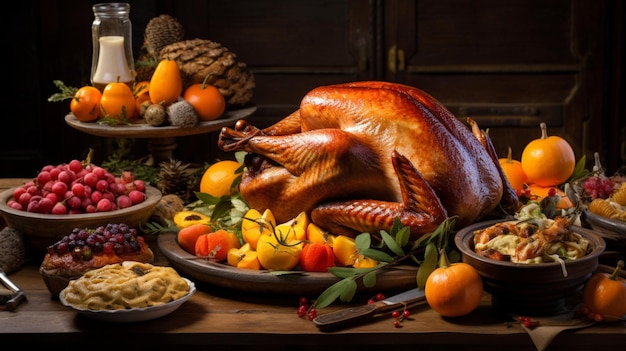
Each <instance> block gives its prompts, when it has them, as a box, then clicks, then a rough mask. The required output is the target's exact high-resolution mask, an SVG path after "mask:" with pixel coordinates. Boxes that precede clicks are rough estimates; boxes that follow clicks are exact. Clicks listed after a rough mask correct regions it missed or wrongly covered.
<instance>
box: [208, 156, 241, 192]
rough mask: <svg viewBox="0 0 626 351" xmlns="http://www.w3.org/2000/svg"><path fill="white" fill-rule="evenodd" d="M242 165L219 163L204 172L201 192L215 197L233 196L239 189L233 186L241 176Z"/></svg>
mask: <svg viewBox="0 0 626 351" xmlns="http://www.w3.org/2000/svg"><path fill="white" fill-rule="evenodd" d="M240 168H241V165H240V164H239V163H238V162H236V161H231V160H224V161H218V162H215V163H214V164H212V165H211V166H209V168H207V169H206V171H204V174H203V175H202V178H201V179H200V192H202V193H205V194H209V195H211V196H214V197H222V196H231V195H233V194H235V193H236V192H237V191H238V190H239V187H238V186H237V185H235V186H233V185H234V184H233V183H234V182H235V180H237V178H238V177H240V176H241V170H240Z"/></svg>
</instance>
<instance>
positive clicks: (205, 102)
mask: <svg viewBox="0 0 626 351" xmlns="http://www.w3.org/2000/svg"><path fill="white" fill-rule="evenodd" d="M208 77H209V76H208V75H207V76H206V77H205V78H204V81H203V82H202V83H197V84H192V85H190V86H189V87H188V88H187V89H185V92H184V93H183V99H184V100H185V101H187V102H189V103H190V104H191V106H193V109H194V110H195V111H196V113H197V114H198V117H199V118H200V120H201V121H212V120H215V119H218V118H219V117H220V116H222V114H223V113H224V111H225V110H226V99H224V95H222V93H221V92H220V91H219V90H218V89H217V88H216V87H215V86H213V85H210V84H207V83H206V80H207V78H208Z"/></svg>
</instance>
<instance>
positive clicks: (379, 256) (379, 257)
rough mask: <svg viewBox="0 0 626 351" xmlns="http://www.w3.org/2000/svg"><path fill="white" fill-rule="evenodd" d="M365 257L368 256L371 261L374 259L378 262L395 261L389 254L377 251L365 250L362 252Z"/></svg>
mask: <svg viewBox="0 0 626 351" xmlns="http://www.w3.org/2000/svg"><path fill="white" fill-rule="evenodd" d="M361 254H362V255H363V256H367V257H369V258H371V259H374V260H376V261H378V262H391V261H393V257H391V256H390V255H389V254H388V253H386V252H382V251H379V250H375V249H365V250H363V251H361ZM403 255H404V254H403Z"/></svg>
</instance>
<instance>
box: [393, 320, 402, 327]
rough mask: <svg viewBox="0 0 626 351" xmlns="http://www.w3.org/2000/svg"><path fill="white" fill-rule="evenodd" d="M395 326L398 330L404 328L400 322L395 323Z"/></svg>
mask: <svg viewBox="0 0 626 351" xmlns="http://www.w3.org/2000/svg"><path fill="white" fill-rule="evenodd" d="M393 326H394V327H396V328H401V327H402V325H400V322H398V321H393Z"/></svg>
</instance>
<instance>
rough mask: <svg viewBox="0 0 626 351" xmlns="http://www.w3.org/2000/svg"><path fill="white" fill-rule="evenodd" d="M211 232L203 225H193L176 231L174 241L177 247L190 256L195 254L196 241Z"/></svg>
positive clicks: (207, 226) (209, 228)
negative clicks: (176, 242)
mask: <svg viewBox="0 0 626 351" xmlns="http://www.w3.org/2000/svg"><path fill="white" fill-rule="evenodd" d="M211 232H212V229H211V227H210V226H209V225H207V224H205V223H195V224H192V225H190V226H187V227H185V228H182V229H180V230H179V231H178V235H177V236H176V240H177V241H178V245H180V247H182V248H183V249H184V250H185V251H187V252H189V253H190V254H195V253H196V241H198V238H199V237H200V236H202V235H206V234H209V233H211Z"/></svg>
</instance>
